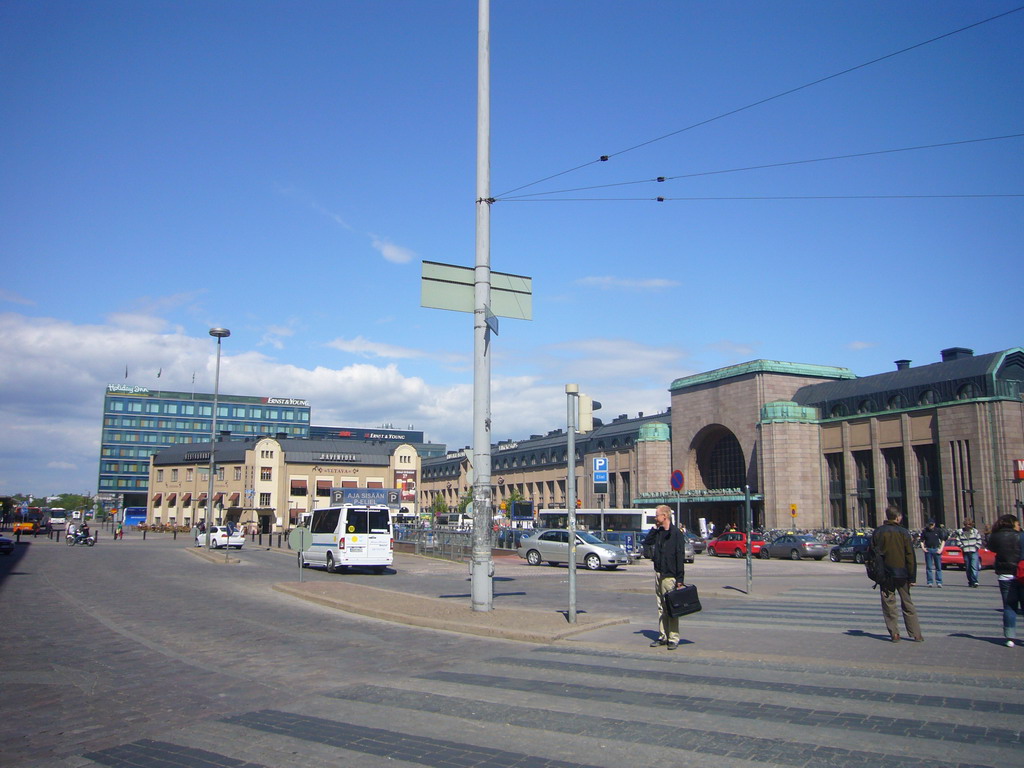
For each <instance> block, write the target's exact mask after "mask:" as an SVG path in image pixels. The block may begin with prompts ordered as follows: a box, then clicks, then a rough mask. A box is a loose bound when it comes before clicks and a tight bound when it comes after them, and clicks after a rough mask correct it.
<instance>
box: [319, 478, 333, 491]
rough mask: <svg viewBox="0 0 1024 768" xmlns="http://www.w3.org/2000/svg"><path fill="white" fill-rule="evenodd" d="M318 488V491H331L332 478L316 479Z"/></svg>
mask: <svg viewBox="0 0 1024 768" xmlns="http://www.w3.org/2000/svg"><path fill="white" fill-rule="evenodd" d="M316 489H317V490H318V491H329V490H331V481H330V480H317V481H316Z"/></svg>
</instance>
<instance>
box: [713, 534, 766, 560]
mask: <svg viewBox="0 0 1024 768" xmlns="http://www.w3.org/2000/svg"><path fill="white" fill-rule="evenodd" d="M764 545H765V541H764V536H762V535H761V534H760V533H752V534H750V552H751V554H754V555H756V554H759V553H760V552H761V547H763V546H764ZM708 554H709V555H724V556H726V557H728V556H729V555H732V556H733V557H746V554H747V534H745V533H740V532H739V531H727V532H725V533H723V534H722V535H721V536H719V537H718V538H717V539H715V540H714V541H709V542H708Z"/></svg>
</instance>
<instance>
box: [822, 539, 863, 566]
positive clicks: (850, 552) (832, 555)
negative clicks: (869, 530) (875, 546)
mask: <svg viewBox="0 0 1024 768" xmlns="http://www.w3.org/2000/svg"><path fill="white" fill-rule="evenodd" d="M870 546H871V537H870V536H866V535H864V534H863V533H855V534H853V535H852V536H847V537H846V538H845V539H843V540H842V541H841V542H839V543H838V544H836V545H835V546H834V547H832V549H831V550H830V551H829V553H828V557H829V560H831V561H832V562H833V563H841V562H843V560H853V562H855V563H863V562H864V560H865V559H866V558H867V554H868V547H870Z"/></svg>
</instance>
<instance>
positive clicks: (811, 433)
mask: <svg viewBox="0 0 1024 768" xmlns="http://www.w3.org/2000/svg"><path fill="white" fill-rule="evenodd" d="M758 428H759V433H760V434H759V438H758V451H757V454H758V457H759V464H760V467H759V468H758V474H759V475H760V477H761V489H760V490H761V493H762V494H763V495H764V525H765V527H766V528H825V527H828V526H829V525H831V523H829V522H827V518H828V515H827V510H826V504H825V493H826V491H825V485H824V480H823V477H824V476H825V473H824V472H823V470H822V458H821V457H822V450H821V430H820V428H819V427H818V412H817V409H816V408H809V407H806V406H800V405H797V404H796V403H794V402H791V401H775V402H772V403H766V404H765V406H764V407H763V408H762V409H761V421H760V423H759V425H758ZM793 505H795V511H796V517H793V514H792V513H793V511H794V506H793Z"/></svg>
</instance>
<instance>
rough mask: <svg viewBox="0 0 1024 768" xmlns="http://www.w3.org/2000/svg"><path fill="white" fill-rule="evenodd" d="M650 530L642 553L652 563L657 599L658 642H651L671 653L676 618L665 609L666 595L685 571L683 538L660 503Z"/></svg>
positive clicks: (676, 642) (675, 640) (675, 643)
mask: <svg viewBox="0 0 1024 768" xmlns="http://www.w3.org/2000/svg"><path fill="white" fill-rule="evenodd" d="M654 512H655V514H654V520H655V522H654V527H653V528H651V530H650V531H648V532H647V536H646V537H644V544H643V546H644V552H645V553H647V554H649V556H650V558H651V562H652V563H653V564H654V577H655V585H654V594H655V595H656V596H657V598H658V631H659V635H658V639H657V640H655V641H653V642H652V643H651V647H652V648H656V647H657V646H659V645H664V646H666V647H667V648H668V649H669V650H670V651H674V650H675V649H676V648H677V647H678V646H679V617H678V616H676V617H675V618H673V617H672V616H669V615H668V611H666V610H665V602H664V600H663V599H662V598H663V596H664V595H665V593H666V592H668V591H670V590H673V589H675V588H676V587H677V586H682V584H683V576H684V575H685V570H686V536H685V534H683V532H682V531H680V530H679V529H678V528H676V527H675V526H674V525H672V510H671V509H670V508H669V507H668V506H666V505H665V504H662V505H661V506H659V507H658V508H657V509H656V510H655V511H654Z"/></svg>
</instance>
